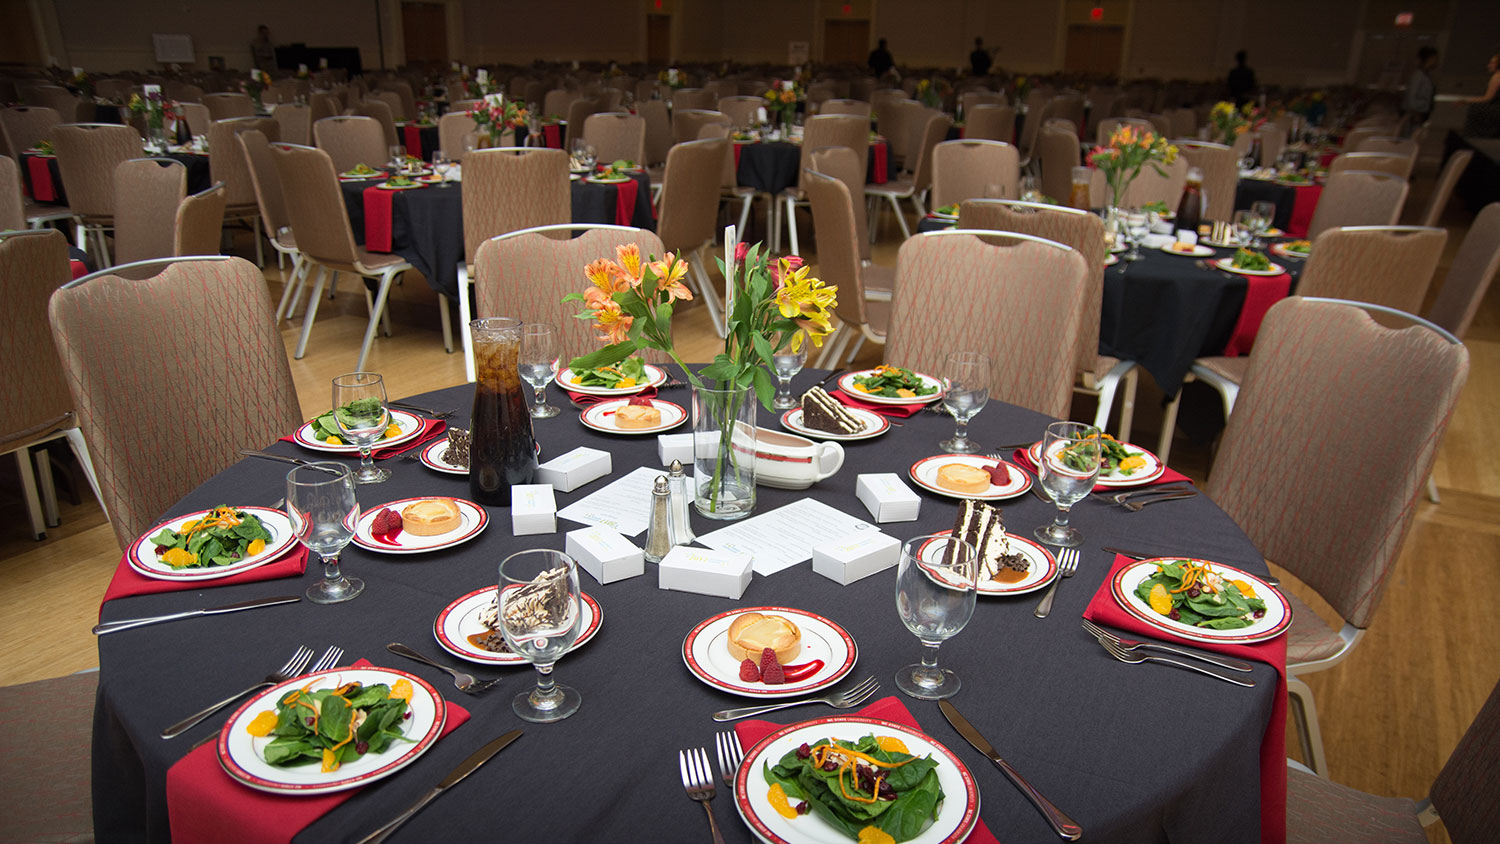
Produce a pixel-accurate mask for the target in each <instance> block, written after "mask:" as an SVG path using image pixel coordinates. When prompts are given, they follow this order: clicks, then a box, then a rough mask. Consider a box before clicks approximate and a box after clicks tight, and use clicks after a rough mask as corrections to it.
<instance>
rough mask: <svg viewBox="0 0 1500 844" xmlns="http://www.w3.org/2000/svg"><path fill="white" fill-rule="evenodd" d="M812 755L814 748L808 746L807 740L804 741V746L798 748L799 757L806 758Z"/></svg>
mask: <svg viewBox="0 0 1500 844" xmlns="http://www.w3.org/2000/svg"><path fill="white" fill-rule="evenodd" d="M811 755H812V748H811V747H808V746H807V742H805V741H804V742H803V743H802V746H801V747H798V748H797V758H798V759H806V758H807V757H809V756H811Z"/></svg>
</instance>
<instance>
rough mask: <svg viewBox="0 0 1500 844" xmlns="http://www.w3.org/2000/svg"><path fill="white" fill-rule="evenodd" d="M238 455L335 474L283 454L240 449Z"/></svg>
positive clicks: (310, 462)
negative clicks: (309, 467) (308, 467)
mask: <svg viewBox="0 0 1500 844" xmlns="http://www.w3.org/2000/svg"><path fill="white" fill-rule="evenodd" d="M240 454H243V455H245V456H246V457H261V458H264V459H266V460H275V461H276V462H278V463H290V464H292V465H293V466H312V467H313V468H316V469H323V470H324V471H326V472H329V473H330V474H336V472H335V470H333V469H324V467H322V466H319V465H318V464H317V463H315V462H314V461H311V460H303V459H302V458H300V457H287V456H286V455H283V454H272V453H271V452H269V451H256V450H255V449H253V448H245V449H240Z"/></svg>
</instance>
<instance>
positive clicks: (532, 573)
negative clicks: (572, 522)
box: [498, 548, 583, 724]
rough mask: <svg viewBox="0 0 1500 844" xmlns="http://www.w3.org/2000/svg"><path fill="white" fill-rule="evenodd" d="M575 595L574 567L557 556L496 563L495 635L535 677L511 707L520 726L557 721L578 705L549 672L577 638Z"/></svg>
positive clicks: (530, 555)
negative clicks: (497, 633) (533, 670)
mask: <svg viewBox="0 0 1500 844" xmlns="http://www.w3.org/2000/svg"><path fill="white" fill-rule="evenodd" d="M579 594H580V593H579V589H578V564H577V563H576V562H574V560H573V558H572V557H570V556H568V555H567V554H564V553H563V552H561V551H551V550H547V549H544V548H543V549H534V550H530V551H517V552H516V553H514V554H511V555H510V556H509V557H506V558H505V559H504V560H501V561H500V584H499V592H498V608H499V610H500V613H499V615H500V620H499V624H500V635H501V636H503V637H505V644H507V645H509V646H510V649H511V650H512V651H513V652H515V653H516V654H517V655H518V656H521V657H523V658H524V659H526V661H527V662H530V663H531V664H532V665H534V666H536V671H537V678H536V688H535V689H532V690H531V691H530V692H522V693H521V694H519V695H516V697H515V699H514V700H512V701H511V708H512V709H514V710H515V711H516V715H518V716H520V718H521V720H523V721H531V722H534V723H538V724H545V723H548V722H551V721H561V720H562V719H564V718H566V717H568V716H569V715H572V714H573V713H574V712H577V711H578V705H579V704H580V703H582V702H583V697H582V696H581V695H580V694H579V693H578V690H577V689H574V688H571V687H569V686H564V685H562V684H561V683H557V682H555V681H554V680H553V679H552V666H553V665H554V664H556V663H557V659H558V657H560V656H562V655H563V654H564V653H566V652H567V651H568V649H569V648H571V647H573V642H574V641H575V640H577V638H578V628H579V626H580V621H581V619H582V617H583V610H582V607H581V606H580V604H579Z"/></svg>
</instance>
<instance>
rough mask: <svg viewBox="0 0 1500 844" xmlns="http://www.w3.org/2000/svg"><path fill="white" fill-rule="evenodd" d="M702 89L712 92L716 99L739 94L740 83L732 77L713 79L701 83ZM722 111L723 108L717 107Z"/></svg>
mask: <svg viewBox="0 0 1500 844" xmlns="http://www.w3.org/2000/svg"><path fill="white" fill-rule="evenodd" d="M703 90H705V91H707V92H708V93H710V94H713V95H714V97H716V98H717V99H720V100H723V99H725V98H728V97H734V96H738V95H739V91H740V84H739V83H738V82H736V81H734V80H733V79H715V80H713V81H712V82H707V83H705V84H704V85H703ZM719 110H720V111H723V109H719Z"/></svg>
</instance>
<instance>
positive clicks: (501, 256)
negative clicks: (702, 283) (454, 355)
mask: <svg viewBox="0 0 1500 844" xmlns="http://www.w3.org/2000/svg"><path fill="white" fill-rule="evenodd" d="M575 232H582V234H581V235H579V236H578V237H574V238H571V239H569V238H568V235H569V234H572V233H575ZM630 243H634V244H636V245H638V246H639V247H640V251H641V258H642V259H643V260H644V259H646V258H649V257H652V256H655V257H656V258H660V257H661V255H662V253H663V252H665V251H666V250H665V248H664V247H663V246H662V242H661V239H660V238H658V237H657V236H656V234H655V233H653V232H649V231H646V230H645V229H636V228H631V227H629V226H607V225H595V224H588V223H564V224H562V225H556V226H538V227H535V228H528V229H521V230H519V231H513V232H508V233H506V234H502V235H499V236H498V237H494V238H491V239H489V240H487V241H485V242H484V243H483V244H482V245H481V246H480V247H479V250H478V254H477V255H476V257H475V259H474V272H473V276H474V286H475V291H474V292H475V297H474V298H475V302H476V304H477V306H478V311H477V313H476V314H475V315H476V316H477V317H491V316H509V317H519V318H520V319H521V320H522V321H523V322H547V323H551V324H552V325H555V326H557V329H558V331H559V333H560V334H561V336H562V348H561V349H560V351H561V358H562V360H563V361H564V362H565V363H566V361H568V360H569V359H570V358H573V357H576V356H578V355H582V354H586V353H588V352H591V351H594V350H595V349H598V348H600V347H601V346H603V345H604V344H603V342H602V341H600V340H599V338H598V337H596V336H595V334H594V329H593V328H592V326H591V324H590V321H588V320H581V319H577V318H576V317H575V315H576V314H577V313H578V312H579V311H580V310H583V307H582V306H581V305H580V304H579V303H578V302H564V301H562V299H563V297H564V296H566V295H568V294H569V293H581V292H582V291H583V290H584V289H585V288H587V287H588V285H589V281H588V279H587V278H586V277H585V276H584V274H583V268H584V267H585V266H587V265H588V264H589V263H590V262H592V261H594V260H597V259H599V258H608V259H609V260H611V261H612V260H614V259H615V247H616V246H618V245H624V244H630ZM466 355H467V356H468V357H469V358H470V361H471V362H470V365H469V371H470V373H471V374H470V380H472V379H473V375H472V373H473V369H474V368H473V364H472V359H473V356H474V355H473V352H472V350H469V351H467V352H466ZM644 355H645V357H646V359H647V360H650V361H653V362H659V361H661V360H662V359H663V358H665V355H662V354H661V353H660V352H652V351H650V350H648V351H646V352H645V353H644Z"/></svg>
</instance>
